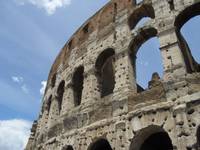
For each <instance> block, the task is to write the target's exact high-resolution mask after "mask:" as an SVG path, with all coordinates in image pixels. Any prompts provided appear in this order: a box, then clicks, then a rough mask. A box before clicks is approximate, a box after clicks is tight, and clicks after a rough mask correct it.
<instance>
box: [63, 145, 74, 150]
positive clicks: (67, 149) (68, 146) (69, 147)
mask: <svg viewBox="0 0 200 150" xmlns="http://www.w3.org/2000/svg"><path fill="white" fill-rule="evenodd" d="M62 150H74V149H73V147H72V146H71V145H67V146H64V147H63V148H62Z"/></svg>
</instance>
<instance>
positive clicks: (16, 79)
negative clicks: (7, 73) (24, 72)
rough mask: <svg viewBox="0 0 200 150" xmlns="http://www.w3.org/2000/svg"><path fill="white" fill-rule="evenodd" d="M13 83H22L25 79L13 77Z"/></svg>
mask: <svg viewBox="0 0 200 150" xmlns="http://www.w3.org/2000/svg"><path fill="white" fill-rule="evenodd" d="M11 78H12V80H13V82H16V83H22V82H23V81H24V78H23V77H20V76H19V77H17V76H12V77H11Z"/></svg>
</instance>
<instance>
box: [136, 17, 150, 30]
mask: <svg viewBox="0 0 200 150" xmlns="http://www.w3.org/2000/svg"><path fill="white" fill-rule="evenodd" d="M149 20H151V18H150V17H144V18H142V19H141V20H140V21H139V22H138V23H137V25H136V26H135V28H140V27H142V26H144V24H145V23H146V22H148V21H149Z"/></svg>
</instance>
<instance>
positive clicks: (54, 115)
mask: <svg viewBox="0 0 200 150" xmlns="http://www.w3.org/2000/svg"><path fill="white" fill-rule="evenodd" d="M58 116H59V108H58V100H57V96H53V97H52V102H51V106H50V111H49V119H48V128H51V127H52V126H53V125H54V124H55V123H56V121H57V119H58Z"/></svg>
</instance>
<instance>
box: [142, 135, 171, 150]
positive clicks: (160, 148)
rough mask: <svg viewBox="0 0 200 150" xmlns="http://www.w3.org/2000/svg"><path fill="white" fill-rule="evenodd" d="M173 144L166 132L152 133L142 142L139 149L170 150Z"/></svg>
mask: <svg viewBox="0 0 200 150" xmlns="http://www.w3.org/2000/svg"><path fill="white" fill-rule="evenodd" d="M172 149H173V146H172V143H171V140H170V138H169V136H168V134H167V133H165V132H159V133H155V134H152V135H151V136H150V137H148V138H147V139H146V140H145V141H144V143H143V144H142V146H141V148H140V150H172Z"/></svg>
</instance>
